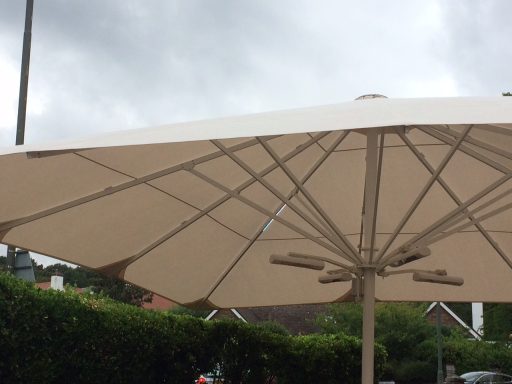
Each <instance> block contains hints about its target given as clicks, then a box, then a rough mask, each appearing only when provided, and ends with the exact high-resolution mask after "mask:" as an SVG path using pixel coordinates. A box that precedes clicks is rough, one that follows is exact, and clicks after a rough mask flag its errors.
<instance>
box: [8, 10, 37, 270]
mask: <svg viewBox="0 0 512 384" xmlns="http://www.w3.org/2000/svg"><path fill="white" fill-rule="evenodd" d="M33 11H34V0H27V6H26V11H25V32H24V33H23V52H22V56H21V75H20V96H19V99H18V124H17V127H16V145H22V144H24V142H25V121H26V117H27V94H28V74H29V67H30V47H31V43H32V14H33ZM7 182H9V181H7ZM15 266H16V248H15V247H13V246H11V245H9V246H8V247H7V268H8V270H9V271H10V272H11V273H14V272H15Z"/></svg>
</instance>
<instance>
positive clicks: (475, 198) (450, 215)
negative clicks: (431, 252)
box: [380, 172, 512, 265]
mask: <svg viewBox="0 0 512 384" xmlns="http://www.w3.org/2000/svg"><path fill="white" fill-rule="evenodd" d="M511 178H512V172H511V173H509V174H508V175H505V176H503V177H501V178H500V179H499V180H497V181H495V182H494V183H492V184H491V185H489V186H488V187H487V188H485V189H483V190H482V191H480V192H478V193H477V194H475V195H473V197H471V198H470V199H468V200H466V201H465V202H464V203H462V204H461V205H460V206H459V207H457V208H455V209H454V210H452V211H450V212H448V213H447V214H446V215H444V216H443V217H441V218H440V219H439V220H437V221H436V222H435V223H433V224H431V225H430V226H429V227H428V228H426V229H424V230H423V231H421V232H420V233H418V234H417V235H415V236H414V237H413V238H412V239H410V240H409V241H407V242H405V243H404V244H403V245H402V247H407V246H410V245H411V244H414V243H417V242H419V241H421V240H422V239H423V238H424V237H426V236H428V235H429V234H430V233H431V232H432V231H434V230H436V229H437V228H438V227H439V226H441V225H443V224H444V223H445V222H447V221H448V220H451V219H452V218H454V217H456V216H457V215H459V214H460V213H461V212H463V211H464V210H466V209H467V208H468V207H469V206H471V205H473V204H474V203H475V202H477V201H478V200H480V199H482V198H484V197H485V196H487V195H488V194H489V193H491V192H492V191H494V190H495V189H496V188H498V187H499V186H500V185H502V184H504V183H506V182H507V181H508V180H510V179H511ZM398 253H400V248H398V249H395V250H394V251H393V252H390V253H389V254H388V255H387V256H386V257H384V258H383V259H382V261H381V263H380V265H383V264H385V263H387V262H388V261H390V260H391V258H392V257H394V256H396V255H397V254H398Z"/></svg>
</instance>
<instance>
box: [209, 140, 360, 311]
mask: <svg viewBox="0 0 512 384" xmlns="http://www.w3.org/2000/svg"><path fill="white" fill-rule="evenodd" d="M347 135H348V132H347V134H346V135H340V137H339V138H338V139H337V140H336V141H335V142H334V143H333V144H332V146H331V147H329V149H327V150H325V151H324V154H323V155H322V156H321V157H320V158H319V159H318V160H317V161H316V163H315V164H314V165H313V166H312V167H311V168H310V169H309V171H308V172H306V174H305V175H304V177H303V178H302V182H303V183H305V182H307V181H308V180H309V178H310V177H311V176H312V175H313V174H314V173H315V172H316V170H317V169H318V168H319V167H320V166H321V165H322V164H323V163H324V161H325V160H326V159H327V158H328V157H329V156H330V154H331V153H332V152H333V150H334V149H335V148H336V147H337V146H338V145H339V144H340V143H341V142H342V141H343V140H344V138H345V137H346V136H347ZM283 159H286V156H285V157H283ZM275 166H276V168H277V165H275ZM296 193H297V190H296V189H295V190H293V191H290V192H289V195H288V197H292V196H293V195H294V194H296ZM281 209H282V207H278V208H277V209H276V210H274V214H276V215H277V213H278V212H279V211H280V210H281ZM268 223H269V222H268V221H267V222H266V223H265V224H264V225H262V226H261V227H260V228H259V229H258V231H257V232H256V234H255V235H254V237H253V238H252V239H251V240H250V242H249V243H248V244H246V246H245V247H244V248H243V249H242V250H241V251H240V253H239V254H238V255H237V256H236V257H235V258H234V259H233V261H232V262H231V263H230V265H229V266H228V267H227V268H226V270H225V271H224V272H222V273H221V275H220V276H219V277H218V279H217V281H216V282H215V283H214V284H213V285H212V287H211V288H210V290H209V291H208V293H207V294H206V295H205V297H204V300H205V301H206V300H208V299H209V298H210V296H211V295H212V293H213V292H214V291H215V290H216V289H217V288H218V286H219V285H220V284H221V283H222V281H224V279H225V278H226V276H227V275H228V274H229V273H230V272H231V271H232V270H233V268H234V267H235V266H236V264H238V262H239V261H240V260H241V259H242V257H243V256H244V255H245V253H246V252H247V251H248V250H249V248H250V247H251V246H252V245H253V244H254V242H256V241H257V240H258V238H259V237H260V236H261V235H262V233H263V232H264V230H265V228H266V227H267V225H268ZM338 263H339V262H338ZM339 265H342V266H344V267H345V268H350V267H349V266H345V265H344V264H342V263H339Z"/></svg>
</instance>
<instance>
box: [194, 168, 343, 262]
mask: <svg viewBox="0 0 512 384" xmlns="http://www.w3.org/2000/svg"><path fill="white" fill-rule="evenodd" d="M188 171H189V172H190V173H191V174H193V175H194V176H197V177H199V178H200V179H202V180H204V181H206V182H207V183H208V184H211V185H213V186H214V187H215V188H218V189H220V190H221V191H224V192H225V193H228V194H230V195H231V197H233V198H234V199H237V200H240V201H241V202H242V203H244V204H246V205H248V206H249V207H251V208H253V209H255V210H256V211H258V212H260V213H262V214H263V215H265V216H267V217H269V218H271V219H274V220H275V221H278V222H279V223H281V224H283V225H284V226H286V227H288V228H290V229H291V230H292V231H294V232H297V233H298V234H300V235H302V236H304V237H306V238H308V239H310V240H311V241H314V242H315V243H317V244H318V245H320V246H322V247H323V248H325V249H327V250H329V251H331V252H332V253H335V254H337V255H338V256H340V257H342V258H345V257H346V255H345V253H344V252H342V251H341V250H340V249H339V248H337V247H334V246H332V245H330V244H328V243H326V242H324V241H322V240H320V239H318V238H316V237H315V236H313V235H311V234H310V233H308V232H306V231H305V230H303V229H302V228H299V227H297V226H296V225H295V224H293V223H290V222H289V221H288V220H284V219H283V218H282V217H280V216H277V215H275V214H274V213H273V212H271V211H269V210H267V209H266V208H264V207H262V206H260V205H259V204H256V203H255V202H253V201H251V200H249V199H248V198H246V197H244V196H242V195H240V194H239V193H238V192H236V191H234V190H232V189H229V188H228V187H226V186H224V185H222V184H220V183H219V182H217V181H216V180H213V179H211V178H210V177H208V176H207V175H205V174H203V173H201V172H199V171H197V170H195V169H194V168H192V169H189V170H188Z"/></svg>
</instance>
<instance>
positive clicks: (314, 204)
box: [260, 141, 362, 262]
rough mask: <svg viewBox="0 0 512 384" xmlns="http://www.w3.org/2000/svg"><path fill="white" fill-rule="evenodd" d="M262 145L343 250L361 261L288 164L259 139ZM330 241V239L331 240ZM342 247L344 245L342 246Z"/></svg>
mask: <svg viewBox="0 0 512 384" xmlns="http://www.w3.org/2000/svg"><path fill="white" fill-rule="evenodd" d="M260 144H261V145H262V147H263V148H264V149H265V150H266V151H267V153H268V154H269V155H270V156H271V157H272V158H273V159H274V161H275V162H276V163H277V164H278V165H279V167H280V168H281V169H282V170H283V172H284V173H285V174H286V175H287V176H288V178H289V179H290V180H291V181H292V183H293V184H294V185H295V187H296V188H297V189H298V190H299V191H300V192H301V193H302V195H303V196H304V197H305V198H306V199H307V200H308V202H309V203H310V204H311V206H312V207H313V208H314V209H315V210H316V211H317V212H318V214H319V215H320V216H321V217H322V219H323V220H324V221H325V222H326V223H327V224H328V225H329V227H330V228H331V229H332V230H333V231H334V233H335V234H336V235H337V237H338V238H339V240H341V241H342V242H343V244H344V246H345V247H346V249H345V251H347V250H348V251H349V252H350V253H351V254H352V256H353V257H354V258H355V259H356V260H358V261H359V262H362V260H361V259H360V256H359V254H358V253H357V251H356V249H355V248H354V246H353V245H352V244H351V243H350V242H349V241H348V240H347V239H346V237H345V235H344V234H343V233H342V232H341V230H340V229H339V228H338V226H337V225H336V224H335V223H334V222H333V221H332V219H331V218H330V217H329V215H328V214H327V213H326V212H325V211H324V210H323V209H322V207H320V205H319V204H318V202H317V201H316V200H315V199H314V197H313V196H311V194H310V193H309V192H308V191H307V190H306V189H305V188H304V185H303V184H302V183H300V181H299V180H298V179H297V177H296V176H295V175H294V174H293V172H292V171H291V170H290V168H288V166H287V165H286V164H285V163H284V162H283V161H282V159H281V158H280V157H279V156H278V155H277V153H276V152H275V151H274V150H273V149H272V148H271V147H270V146H268V145H267V144H266V143H264V142H263V141H261V143H260ZM331 241H332V240H331ZM343 248H344V247H343Z"/></svg>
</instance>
